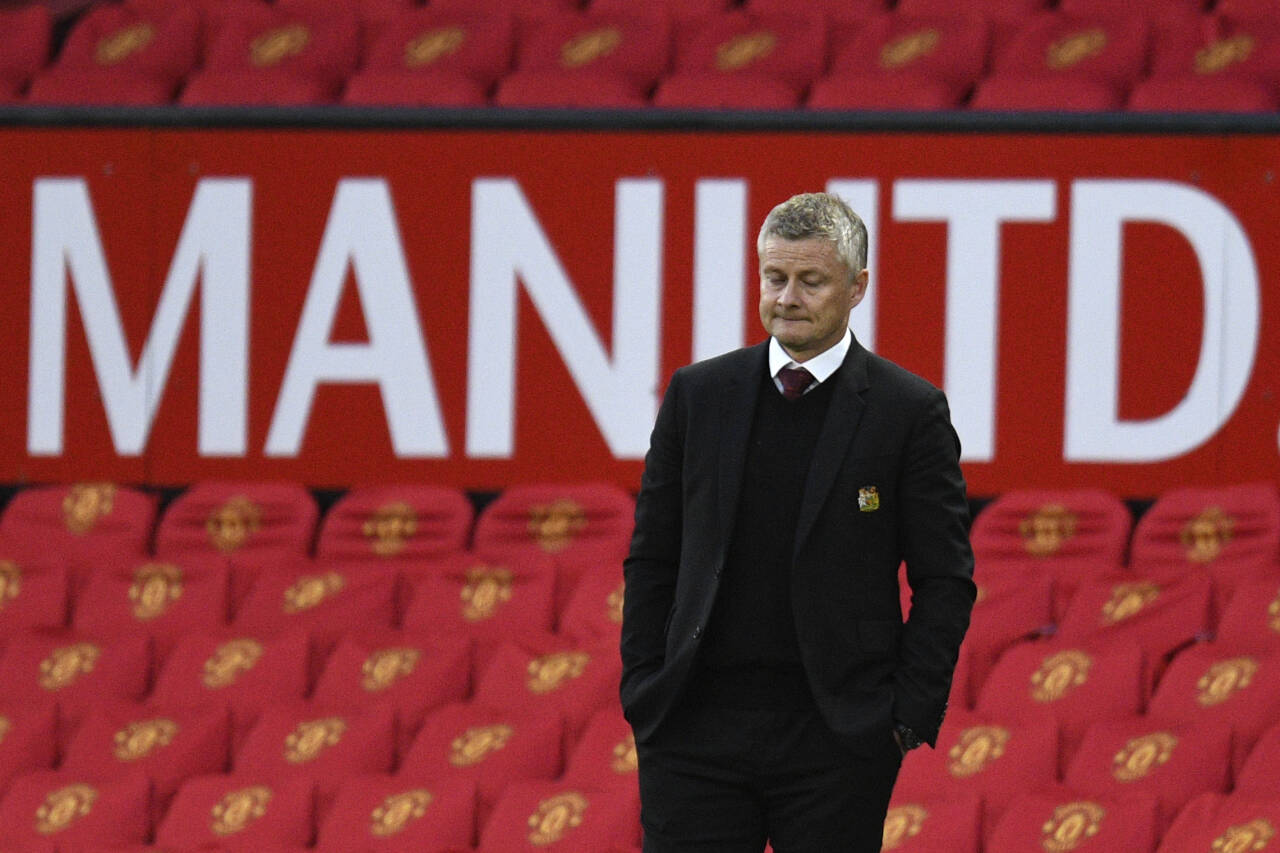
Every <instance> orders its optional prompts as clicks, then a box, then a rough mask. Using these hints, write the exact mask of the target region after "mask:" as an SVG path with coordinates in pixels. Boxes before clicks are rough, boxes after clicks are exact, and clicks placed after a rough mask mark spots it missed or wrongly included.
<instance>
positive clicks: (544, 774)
mask: <svg viewBox="0 0 1280 853" xmlns="http://www.w3.org/2000/svg"><path fill="white" fill-rule="evenodd" d="M563 741H564V718H563V717H561V716H560V715H559V714H557V713H540V712H536V711H533V710H531V709H529V708H514V709H509V710H502V709H496V708H490V707H486V706H484V705H481V704H478V703H474V702H472V703H466V704H463V703H457V704H453V705H446V706H444V707H443V708H438V709H436V710H435V711H432V712H431V713H430V714H428V715H427V718H426V720H425V721H424V722H423V724H422V729H421V730H420V731H419V732H418V736H417V737H416V738H414V741H413V745H412V746H411V747H410V748H409V751H408V752H407V753H405V754H404V756H403V757H402V758H401V761H400V768H399V770H398V771H397V772H398V775H399V776H400V777H401V778H403V779H407V780H411V781H418V780H424V779H425V780H431V781H433V782H435V783H437V784H448V785H453V784H457V783H459V782H471V783H473V784H474V785H475V786H476V793H477V812H476V818H477V821H478V824H482V823H483V822H484V821H485V819H486V818H487V817H488V814H489V812H490V811H491V810H492V809H493V806H494V804H496V803H497V801H498V797H499V796H501V794H502V791H503V789H504V788H505V787H506V786H507V784H508V783H510V782H515V781H521V780H526V779H554V778H556V777H557V776H559V775H560V770H561V768H562V767H563V766H564V750H563Z"/></svg>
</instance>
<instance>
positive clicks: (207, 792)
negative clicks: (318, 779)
mask: <svg viewBox="0 0 1280 853" xmlns="http://www.w3.org/2000/svg"><path fill="white" fill-rule="evenodd" d="M314 799H315V786H314V785H313V783H312V782H311V781H310V780H308V779H305V778H302V777H300V776H299V777H292V778H285V779H279V780H268V779H264V778H262V777H259V776H253V775H248V774H240V773H235V774H223V775H216V776H215V775H211V776H196V777H193V778H191V779H188V780H187V781H186V782H185V783H184V784H183V786H182V788H181V789H180V790H179V791H178V794H177V796H176V797H174V800H173V804H172V805H170V806H169V810H168V812H167V813H166V814H165V817H164V820H163V821H161V823H160V825H159V827H158V828H157V829H156V845H157V846H158V847H161V848H166V847H173V848H178V849H182V850H198V849H218V848H219V847H222V845H227V844H230V845H232V847H231V849H232V850H236V851H240V850H244V851H249V850H254V851H257V850H264V851H265V850H278V849H280V848H281V847H285V846H288V847H297V848H305V847H306V846H307V845H308V844H310V842H311V836H312V829H313V823H314V816H315V809H314V803H313V801H314Z"/></svg>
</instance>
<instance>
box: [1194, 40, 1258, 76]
mask: <svg viewBox="0 0 1280 853" xmlns="http://www.w3.org/2000/svg"><path fill="white" fill-rule="evenodd" d="M1256 46H1257V40H1256V39H1254V37H1253V36H1251V35H1249V34H1248V33H1236V34H1235V35H1233V36H1229V37H1228V38H1224V39H1218V40H1217V41H1215V42H1212V43H1210V44H1207V45H1205V46H1204V47H1202V48H1200V49H1199V50H1197V51H1196V56H1195V63H1194V64H1195V69H1196V73H1197V74H1217V73H1218V72H1220V71H1225V70H1226V69H1228V68H1230V67H1231V66H1232V65H1239V64H1240V63H1241V62H1244V61H1245V60H1246V59H1248V58H1249V57H1250V56H1252V55H1253V49H1254V48H1255V47H1256Z"/></svg>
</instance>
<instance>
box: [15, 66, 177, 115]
mask: <svg viewBox="0 0 1280 853" xmlns="http://www.w3.org/2000/svg"><path fill="white" fill-rule="evenodd" d="M172 100H173V86H172V85H171V84H169V83H165V82H163V81H160V80H156V79H155V78H154V77H148V76H145V75H142V74H136V73H134V72H132V71H115V70H111V71H80V70H70V71H52V72H49V73H47V74H41V75H40V76H38V77H36V79H35V80H33V81H31V89H30V91H28V92H27V102H28V103H32V104H67V105H79V106H90V105H111V106H122V107H145V106H155V105H158V104H167V103H169V102H171V101H172Z"/></svg>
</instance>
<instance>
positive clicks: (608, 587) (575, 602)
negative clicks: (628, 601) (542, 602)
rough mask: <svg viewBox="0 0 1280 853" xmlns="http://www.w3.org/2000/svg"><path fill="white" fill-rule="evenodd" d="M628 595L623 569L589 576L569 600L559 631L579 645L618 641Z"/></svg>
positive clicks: (558, 626)
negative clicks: (623, 578) (626, 595)
mask: <svg viewBox="0 0 1280 853" xmlns="http://www.w3.org/2000/svg"><path fill="white" fill-rule="evenodd" d="M625 592H626V585H625V583H624V582H623V580H622V571H621V569H620V568H618V569H614V570H613V571H603V570H602V571H596V572H591V573H589V574H587V575H586V576H585V577H583V578H582V580H581V581H579V582H578V587H577V589H575V590H574V591H573V594H572V595H571V596H570V597H569V603H568V604H566V605H565V609H564V611H563V612H562V613H561V614H560V618H559V620H558V623H557V628H556V630H557V631H558V632H559V633H560V634H561V635H563V636H565V637H569V638H570V639H573V640H575V641H576V642H579V643H593V642H613V643H617V642H619V641H620V640H621V634H622V602H623V599H624V598H625Z"/></svg>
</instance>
